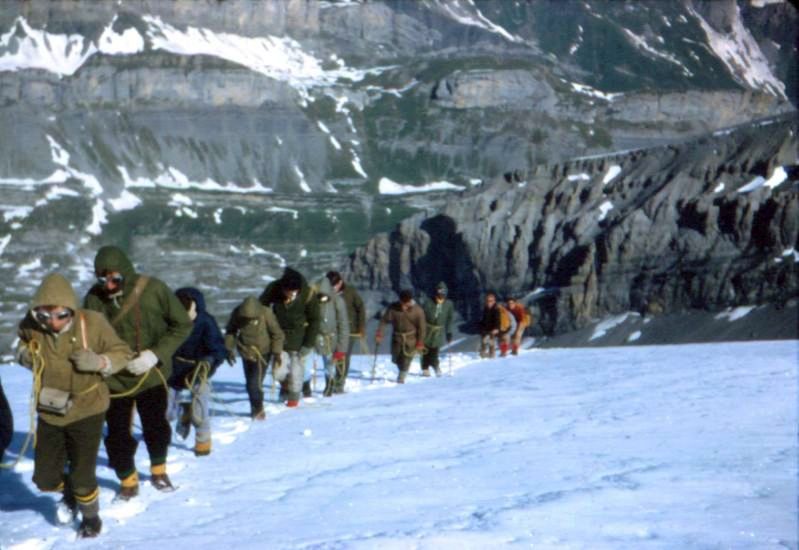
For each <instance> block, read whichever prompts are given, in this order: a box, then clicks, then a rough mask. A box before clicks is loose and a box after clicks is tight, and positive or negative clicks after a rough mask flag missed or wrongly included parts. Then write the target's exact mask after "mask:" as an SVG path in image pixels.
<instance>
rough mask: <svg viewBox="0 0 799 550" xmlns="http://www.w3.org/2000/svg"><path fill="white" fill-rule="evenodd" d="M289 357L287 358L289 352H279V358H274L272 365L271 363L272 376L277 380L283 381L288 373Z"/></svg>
mask: <svg viewBox="0 0 799 550" xmlns="http://www.w3.org/2000/svg"><path fill="white" fill-rule="evenodd" d="M290 362H291V359H290V358H289V354H288V353H286V352H285V351H284V352H281V354H280V360H278V358H277V357H275V358H274V365H272V376H273V377H274V378H275V380H277V381H278V382H283V381H284V380H285V379H286V376H288V374H289V363H290Z"/></svg>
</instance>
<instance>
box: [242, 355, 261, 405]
mask: <svg viewBox="0 0 799 550" xmlns="http://www.w3.org/2000/svg"><path fill="white" fill-rule="evenodd" d="M241 364H242V366H243V367H244V380H245V383H246V386H247V396H248V397H249V398H250V416H255V415H256V414H258V413H259V412H261V411H262V410H264V376H266V369H265V368H264V367H263V366H261V365H260V364H259V362H258V361H248V360H246V359H242V361H241Z"/></svg>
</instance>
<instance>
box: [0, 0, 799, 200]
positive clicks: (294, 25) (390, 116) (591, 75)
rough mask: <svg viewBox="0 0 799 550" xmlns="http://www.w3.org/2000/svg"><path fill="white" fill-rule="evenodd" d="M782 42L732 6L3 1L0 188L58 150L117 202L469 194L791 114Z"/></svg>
mask: <svg viewBox="0 0 799 550" xmlns="http://www.w3.org/2000/svg"><path fill="white" fill-rule="evenodd" d="M778 16H779V17H778ZM796 28H797V25H796V10H795V9H794V8H793V7H792V6H791V5H790V4H776V5H775V4H772V3H768V4H763V5H762V6H761V7H755V6H753V5H752V4H750V3H749V2H744V1H743V0H741V2H740V3H736V2H735V1H733V0H725V1H721V2H720V1H712V2H700V1H699V0H696V1H687V0H686V1H685V2H649V3H640V4H631V3H616V2H590V1H589V2H582V1H576V0H575V1H571V0H564V1H560V0H559V1H558V2H555V3H552V2H551V1H549V0H540V1H536V2H506V1H500V0H491V1H480V2H475V3H472V2H462V1H460V0H429V1H424V2H356V1H327V2H318V1H315V0H313V1H311V0H286V1H282V0H281V1H260V0H259V1H256V0H226V1H224V2H217V1H211V0H209V1H207V2H195V1H193V0H191V1H185V0H184V1H181V0H178V1H174V2H149V1H144V0H129V1H126V2H124V3H123V4H118V3H113V2H93V1H85V2H80V1H77V2H76V1H75V0H61V1H53V2H8V3H4V4H3V6H2V8H0V125H2V127H3V128H4V129H6V130H8V131H9V132H12V133H13V134H14V136H15V139H14V140H3V142H2V143H0V179H16V180H19V179H33V180H37V181H39V180H43V179H46V178H47V177H49V176H50V175H51V174H52V173H53V171H54V170H55V169H57V168H58V163H57V162H55V159H54V158H53V156H52V154H51V140H55V141H56V142H57V143H58V145H59V147H61V148H63V149H64V150H65V151H67V152H68V153H69V154H70V160H71V162H72V166H73V167H74V168H75V169H76V170H79V171H80V172H82V173H87V174H92V175H93V176H95V177H97V178H98V180H99V183H100V185H101V186H102V187H103V189H104V191H105V193H106V194H107V195H109V196H112V197H113V196H118V195H119V194H120V193H121V192H122V190H123V189H126V188H129V187H131V186H132V185H135V183H136V182H138V181H140V180H141V179H145V180H152V181H156V182H160V183H159V185H164V186H169V185H172V186H175V185H195V186H196V185H198V184H200V183H203V182H209V181H210V182H215V183H217V184H219V185H222V186H224V185H225V184H227V183H228V182H230V183H232V184H233V185H236V186H238V187H241V188H245V189H253V190H258V189H261V188H267V189H271V190H274V191H279V192H288V193H303V192H310V191H317V192H330V191H334V190H336V189H339V190H347V189H349V188H352V186H359V187H364V188H366V189H368V190H369V191H370V192H374V191H375V190H376V188H377V184H378V182H379V180H380V179H381V178H382V177H388V178H390V179H392V180H394V181H398V182H402V183H408V184H412V185H418V184H422V183H426V182H431V181H441V180H447V181H453V182H456V183H460V184H466V183H468V182H469V181H470V180H473V179H486V178H490V177H493V176H496V175H498V174H499V173H501V172H502V171H503V170H505V169H507V168H508V167H512V168H515V169H519V170H527V169H529V168H530V167H532V166H535V165H537V164H540V163H541V162H553V161H555V160H558V159H564V158H570V157H573V156H575V155H579V154H592V153H600V152H603V151H604V152H607V151H611V150H619V149H625V148H630V147H634V146H642V145H647V144H649V145H652V144H659V143H664V142H668V141H670V140H673V139H683V138H684V137H686V136H689V135H697V134H701V133H703V132H705V131H708V130H713V129H717V128H721V127H725V126H729V125H732V124H737V123H741V122H744V121H746V120H751V119H752V118H757V117H762V116H768V115H772V114H775V113H779V112H783V111H785V110H787V109H791V101H795V98H796V94H797V90H796V82H795V75H796V73H795V69H794V68H793V67H795V66H796V60H797V52H796V49H795V48H796V38H797V34H796ZM687 91H690V92H691V93H685V92H687Z"/></svg>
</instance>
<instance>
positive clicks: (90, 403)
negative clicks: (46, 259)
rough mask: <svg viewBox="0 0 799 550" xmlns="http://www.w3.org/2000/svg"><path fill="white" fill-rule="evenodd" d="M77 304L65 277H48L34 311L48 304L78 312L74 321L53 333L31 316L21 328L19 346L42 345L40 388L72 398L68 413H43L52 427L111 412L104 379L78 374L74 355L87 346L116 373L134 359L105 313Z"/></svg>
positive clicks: (39, 290) (35, 303)
mask: <svg viewBox="0 0 799 550" xmlns="http://www.w3.org/2000/svg"><path fill="white" fill-rule="evenodd" d="M77 304H78V299H77V297H76V296H75V292H74V291H73V290H72V286H71V285H70V284H69V282H68V281H67V280H66V279H64V278H63V277H62V276H61V275H58V274H52V275H48V276H47V277H46V278H45V279H44V281H43V282H42V284H41V285H40V286H39V289H38V290H37V291H36V294H35V295H34V298H33V301H32V303H31V310H32V309H33V308H36V307H38V306H44V305H49V306H62V307H68V308H69V309H71V310H72V311H74V312H75V315H74V317H73V318H72V321H71V323H70V324H69V325H67V326H66V327H65V328H64V330H62V331H61V333H59V334H53V333H52V332H50V331H49V330H47V329H46V328H44V327H42V326H41V325H40V324H39V322H38V321H37V320H36V319H34V317H33V315H32V313H31V312H28V315H26V316H25V318H24V319H23V320H22V322H21V323H20V325H19V332H18V333H19V337H20V346H23V345H28V343H29V342H36V345H38V347H39V350H40V357H41V359H42V364H43V368H42V378H41V387H42V388H54V389H58V390H62V391H66V392H69V394H70V399H71V400H72V407H71V408H70V409H69V411H68V412H67V414H66V415H64V416H61V415H57V414H52V413H49V412H43V411H42V412H40V413H39V415H40V416H41V417H42V419H43V420H44V421H46V422H47V423H48V424H52V425H54V426H66V425H67V424H71V423H73V422H76V421H78V420H82V419H84V418H86V417H89V416H94V415H96V414H101V413H103V412H105V411H106V409H108V404H109V392H108V386H107V385H106V382H105V379H104V378H103V376H102V375H101V374H99V373H93V372H81V371H79V370H77V369H76V368H75V367H74V365H73V364H72V363H71V362H70V361H69V356H70V355H71V354H72V353H73V352H74V351H78V350H81V349H84V348H85V349H90V350H92V351H94V352H95V353H98V354H100V355H104V356H105V357H106V358H107V359H108V361H109V363H110V364H111V372H112V373H113V372H117V371H119V370H122V369H124V368H125V366H126V365H127V363H128V360H129V359H130V358H131V357H132V355H133V353H132V351H131V350H130V348H129V347H128V345H127V344H126V343H125V342H123V341H122V340H121V339H120V338H119V336H117V334H116V332H115V331H114V329H113V328H112V327H111V325H110V324H109V323H108V321H107V320H106V319H105V317H104V316H103V315H102V314H100V313H97V312H94V311H89V310H85V309H78V307H77Z"/></svg>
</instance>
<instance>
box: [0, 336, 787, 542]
mask: <svg viewBox="0 0 799 550" xmlns="http://www.w3.org/2000/svg"><path fill="white" fill-rule="evenodd" d="M798 354H799V342H797V341H779V342H753V343H726V344H704V345H681V346H640V347H625V348H595V349H585V348H584V349H549V350H538V349H532V350H527V351H525V352H523V353H522V354H521V355H519V356H518V357H512V358H505V359H493V360H479V359H477V358H476V357H475V356H474V355H473V354H463V353H459V354H452V356H446V355H445V356H444V361H443V365H442V366H443V370H444V373H445V376H443V377H441V378H423V377H421V376H420V372H419V366H418V363H415V364H414V366H413V368H412V371H411V376H410V377H409V381H408V383H407V384H405V385H404V386H398V385H396V384H394V383H393V379H394V377H395V372H396V371H395V369H394V368H393V367H392V366H391V364H390V362H389V359H388V357H387V356H384V355H380V356H379V357H378V360H377V364H376V369H375V375H376V376H375V379H374V381H372V377H371V369H372V362H371V357H367V356H356V357H355V358H354V364H353V370H354V373H353V376H352V379H351V382H350V383H349V392H348V393H347V394H346V395H343V396H337V397H333V398H329V399H328V398H322V397H320V396H318V395H317V396H315V397H313V398H310V399H306V400H304V402H303V403H302V404H301V406H300V407H299V408H298V409H293V410H287V409H286V408H285V407H283V406H282V405H279V404H277V403H270V404H268V405H267V414H268V418H267V420H266V421H265V422H263V423H252V422H251V421H250V420H249V418H248V417H247V413H248V409H249V407H248V403H247V397H246V392H245V390H244V381H243V374H242V372H241V367H240V365H236V366H235V367H233V368H231V367H228V366H227V365H222V366H221V367H220V369H219V371H218V372H217V375H216V376H215V377H214V380H213V382H214V388H215V392H214V396H215V403H214V405H213V411H214V414H215V418H214V419H213V433H214V439H213V444H214V449H213V453H212V454H211V455H210V456H209V457H205V458H195V457H194V456H193V453H192V452H191V448H192V444H193V439H192V437H193V435H190V436H189V439H188V440H186V441H182V440H180V439H178V438H177V437H176V436H173V445H172V447H171V448H170V457H169V473H170V475H171V477H172V479H173V482H174V483H175V484H176V485H177V487H178V488H177V490H176V491H175V492H174V493H169V494H162V493H158V492H156V491H155V490H154V489H152V488H151V487H150V486H149V484H148V483H147V471H148V463H147V456H146V451H145V450H144V445H143V444H142V445H140V447H139V451H138V454H137V464H138V467H139V470H140V474H143V475H142V493H141V496H140V497H139V498H138V499H136V500H133V501H131V502H129V503H124V504H120V503H113V502H112V498H113V496H114V494H115V492H116V489H117V481H116V479H115V476H114V474H113V472H112V471H111V470H110V469H108V467H107V461H106V456H105V452H104V450H101V455H100V459H99V468H98V476H99V479H100V485H101V516H102V518H103V520H104V531H103V533H102V535H101V536H100V538H98V539H96V540H93V541H83V542H81V547H86V548H88V547H98V548H99V547H103V548H109V547H110V548H122V547H124V548H169V547H173V548H174V547H181V548H185V547H193V548H219V547H220V546H227V547H231V548H234V547H235V548H355V549H361V548H364V549H365V548H381V549H383V548H398V549H399V548H414V549H428V548H429V549H439V548H453V549H454V548H458V549H462V548H498V547H520V548H522V547H523V548H564V549H565V548H569V549H571V548H592V549H593V548H608V549H617V548H629V549H638V548H658V549H661V548H796V547H797V439H796V434H797V373H796V370H797V357H799V355H798ZM319 365H321V363H320V362H319ZM0 373H2V374H1V376H2V382H3V386H4V388H5V391H6V394H7V395H8V398H9V400H10V402H11V404H12V408H13V410H14V414H15V437H14V441H13V442H12V445H11V448H10V449H9V451H10V452H7V453H6V461H8V460H9V459H13V458H15V455H14V452H15V451H17V450H18V449H19V447H20V445H21V444H22V440H23V439H24V436H25V434H26V432H27V429H28V414H27V411H28V395H29V391H30V380H29V377H30V374H29V372H28V371H27V370H24V369H22V368H20V367H17V366H13V365H4V366H3V367H2V370H0ZM450 373H451V376H450V375H449V374H450ZM318 375H319V379H318V383H317V390H318V391H321V388H322V387H323V380H322V379H321V376H322V375H321V369H320V370H319V373H318ZM265 385H266V393H267V399H268V398H269V389H270V388H269V385H270V381H269V378H267V380H266V384H265ZM136 430H137V431H138V429H137V428H136ZM32 468H33V463H32V460H31V458H30V456H26V457H24V458H23V459H22V460H21V462H20V463H19V465H18V466H17V467H16V469H15V470H13V471H9V470H3V471H2V472H0V511H1V512H2V513H0V547H2V548H4V549H50V548H71V547H72V546H73V544H74V541H75V534H74V528H73V527H71V526H56V525H54V507H55V502H56V499H55V498H54V497H53V496H52V495H47V494H43V493H40V492H38V491H37V489H36V488H35V487H34V486H33V484H32V483H31V479H30V477H31V472H32Z"/></svg>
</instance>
